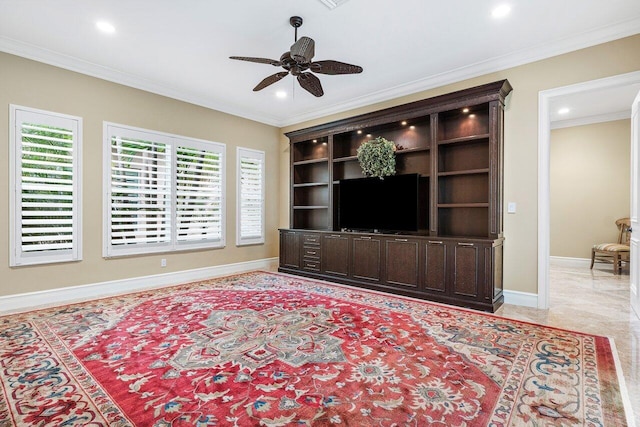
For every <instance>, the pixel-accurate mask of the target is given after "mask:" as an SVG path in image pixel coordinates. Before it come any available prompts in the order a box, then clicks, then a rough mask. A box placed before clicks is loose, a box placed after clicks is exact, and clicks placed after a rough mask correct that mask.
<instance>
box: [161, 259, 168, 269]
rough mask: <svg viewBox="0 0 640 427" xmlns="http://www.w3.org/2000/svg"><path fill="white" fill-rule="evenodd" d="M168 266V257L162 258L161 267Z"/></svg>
mask: <svg viewBox="0 0 640 427" xmlns="http://www.w3.org/2000/svg"><path fill="white" fill-rule="evenodd" d="M166 266H167V259H166V258H162V259H161V260H160V267H166Z"/></svg>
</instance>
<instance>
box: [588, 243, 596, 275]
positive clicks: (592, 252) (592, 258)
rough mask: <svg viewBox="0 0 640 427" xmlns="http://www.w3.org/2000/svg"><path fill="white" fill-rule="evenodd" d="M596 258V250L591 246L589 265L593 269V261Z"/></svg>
mask: <svg viewBox="0 0 640 427" xmlns="http://www.w3.org/2000/svg"><path fill="white" fill-rule="evenodd" d="M595 259H596V250H595V249H593V248H591V267H589V268H590V269H591V270H593V261H595Z"/></svg>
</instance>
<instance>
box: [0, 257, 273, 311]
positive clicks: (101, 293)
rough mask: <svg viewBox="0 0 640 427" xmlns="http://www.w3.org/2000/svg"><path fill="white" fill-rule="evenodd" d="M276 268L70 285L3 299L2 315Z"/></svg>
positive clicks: (264, 262) (261, 264)
mask: <svg viewBox="0 0 640 427" xmlns="http://www.w3.org/2000/svg"><path fill="white" fill-rule="evenodd" d="M277 266H278V258H265V259H260V260H255V261H247V262H239V263H235V264H225V265H219V266H215V267H205V268H198V269H194V270H186V271H177V272H173V273H165V274H155V275H152V276H144V277H134V278H131V279H123V280H113V281H109V282H101V283H92V284H87V285H80V286H70V287H68V288H58V289H51V290H47V291H38V292H29V293H24V294H16V295H8V296H3V297H0V315H2V314H9V313H15V312H20V311H25V310H30V309H33V308H37V307H43V306H48V307H49V306H56V305H62V304H68V303H71V302H78V301H86V300H91V299H96V298H102V297H107V296H113V295H119V294H125V293H129V292H136V291H141V290H145V289H152V288H161V287H166V286H172V285H177V284H180V283H187V282H193V281H196V280H202V279H207V278H210V277H219V276H226V275H229V274H235V273H242V272H245V271H251V270H269V271H272V270H275V269H276V268H277Z"/></svg>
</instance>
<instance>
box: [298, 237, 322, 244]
mask: <svg viewBox="0 0 640 427" xmlns="http://www.w3.org/2000/svg"><path fill="white" fill-rule="evenodd" d="M302 244H303V245H319V244H320V236H319V235H318V234H304V235H302Z"/></svg>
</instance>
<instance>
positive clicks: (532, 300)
mask: <svg viewBox="0 0 640 427" xmlns="http://www.w3.org/2000/svg"><path fill="white" fill-rule="evenodd" d="M503 294H504V303H505V304H511V305H520V306H523V307H531V308H538V294H532V293H529V292H520V291H507V290H505V291H503Z"/></svg>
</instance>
